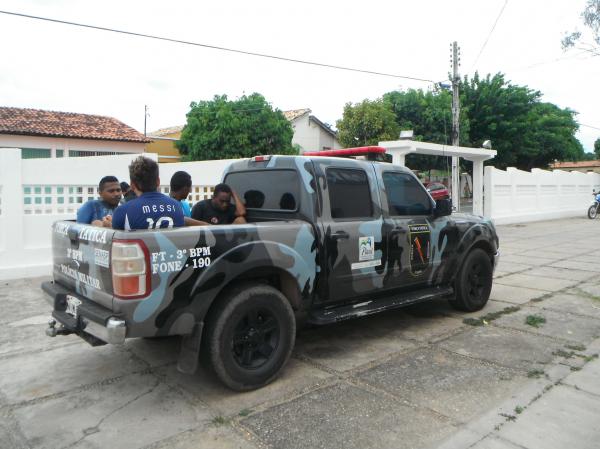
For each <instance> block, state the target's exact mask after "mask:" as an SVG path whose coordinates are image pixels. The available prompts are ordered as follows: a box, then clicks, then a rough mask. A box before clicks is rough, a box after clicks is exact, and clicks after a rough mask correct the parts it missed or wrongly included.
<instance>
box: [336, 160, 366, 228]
mask: <svg viewBox="0 0 600 449" xmlns="http://www.w3.org/2000/svg"><path fill="white" fill-rule="evenodd" d="M327 189H328V190H329V202H330V203H331V218H333V219H356V218H367V217H371V216H372V215H373V203H372V201H371V192H370V190H369V181H368V179H367V174H366V173H365V172H364V171H363V170H355V169H346V168H328V169H327Z"/></svg>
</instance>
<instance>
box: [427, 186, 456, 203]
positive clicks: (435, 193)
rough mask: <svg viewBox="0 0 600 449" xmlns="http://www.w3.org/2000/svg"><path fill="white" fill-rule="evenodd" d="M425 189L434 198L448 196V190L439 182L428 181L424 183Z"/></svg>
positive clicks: (441, 198) (439, 198)
mask: <svg viewBox="0 0 600 449" xmlns="http://www.w3.org/2000/svg"><path fill="white" fill-rule="evenodd" d="M425 187H426V188H427V191H428V192H429V194H430V195H431V197H432V198H433V199H434V200H436V201H437V200H444V199H448V198H450V192H449V191H448V187H446V186H445V185H444V184H442V183H441V182H430V183H428V184H426V185H425Z"/></svg>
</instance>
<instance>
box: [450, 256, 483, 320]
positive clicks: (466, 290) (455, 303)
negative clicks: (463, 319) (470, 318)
mask: <svg viewBox="0 0 600 449" xmlns="http://www.w3.org/2000/svg"><path fill="white" fill-rule="evenodd" d="M492 276H493V270H492V262H491V260H490V258H489V256H488V255H487V253H486V252H485V251H483V250H482V249H478V248H476V249H474V250H472V251H471V252H470V253H469V254H468V255H467V257H466V259H465V261H464V263H463V265H462V267H461V268H460V271H459V272H458V275H457V276H456V281H455V284H454V290H455V297H454V298H452V299H450V305H452V307H454V308H455V309H457V310H461V311H463V312H475V311H477V310H481V309H482V308H483V307H484V306H485V305H486V303H487V301H488V299H489V297H490V292H491V291H492Z"/></svg>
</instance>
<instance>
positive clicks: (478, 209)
mask: <svg viewBox="0 0 600 449" xmlns="http://www.w3.org/2000/svg"><path fill="white" fill-rule="evenodd" d="M473 214H475V215H483V161H482V160H477V159H476V160H474V161H473Z"/></svg>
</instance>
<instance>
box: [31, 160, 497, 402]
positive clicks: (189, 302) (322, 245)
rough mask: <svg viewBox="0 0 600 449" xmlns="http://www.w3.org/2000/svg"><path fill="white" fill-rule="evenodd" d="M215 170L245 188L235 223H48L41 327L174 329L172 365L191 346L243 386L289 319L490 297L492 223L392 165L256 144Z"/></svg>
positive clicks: (266, 366)
mask: <svg viewBox="0 0 600 449" xmlns="http://www.w3.org/2000/svg"><path fill="white" fill-rule="evenodd" d="M224 182H226V183H228V184H229V185H231V186H232V187H233V188H234V189H235V191H236V192H237V193H238V194H239V196H240V197H241V198H244V199H245V203H246V208H247V211H248V213H247V216H246V219H247V221H248V223H247V224H244V225H218V226H204V227H190V228H175V229H164V230H155V229H149V230H138V231H118V230H111V229H105V228H98V227H93V226H88V225H82V224H78V223H75V222H72V221H58V222H56V223H54V226H53V229H52V251H53V263H54V269H53V276H54V281H52V282H45V283H44V284H43V285H42V288H43V290H44V291H45V292H46V293H47V295H48V299H49V300H50V302H51V304H52V308H53V312H52V316H53V319H54V320H55V321H53V322H51V323H50V327H49V328H48V329H47V330H46V333H47V334H48V335H50V336H56V335H67V334H72V333H74V334H77V335H79V336H80V337H81V338H83V339H85V340H86V341H88V342H89V343H90V344H92V345H94V346H95V345H102V344H106V343H112V344H122V343H123V342H124V341H125V339H126V338H135V337H156V336H167V335H180V336H182V343H181V351H180V355H179V361H178V368H179V369H180V371H182V372H186V373H193V372H194V371H195V370H196V368H197V365H198V363H199V355H200V352H201V348H202V350H203V351H205V355H206V358H205V359H204V360H207V361H208V363H209V364H210V365H211V366H212V368H213V370H214V371H215V373H216V374H217V376H218V377H219V378H220V380H221V381H222V382H223V383H224V384H225V385H227V386H228V387H230V388H232V389H234V390H239V391H241V390H249V389H255V388H258V387H261V386H263V385H266V384H267V383H269V382H271V381H272V380H273V379H274V378H275V377H276V376H277V375H278V373H279V372H280V371H281V368H282V367H283V366H284V365H285V363H286V362H287V360H288V359H289V357H290V354H291V352H292V349H293V346H294V342H295V338H296V326H297V323H299V322H308V323H311V324H315V325H323V324H328V323H335V322H338V321H341V320H347V319H351V318H358V317H362V316H365V315H370V314H374V313H378V312H381V311H385V310H390V309H394V308H398V307H402V306H406V305H409V304H414V303H417V302H421V301H426V300H430V299H434V298H439V297H447V298H449V301H450V304H451V305H452V306H453V307H455V308H457V309H459V310H463V311H471V312H472V311H476V310H479V309H481V308H483V307H484V306H485V304H486V302H487V300H488V297H489V295H490V290H491V288H492V274H493V269H494V267H495V266H496V264H497V258H498V254H499V253H498V246H499V243H498V236H497V234H496V230H495V228H494V225H493V224H492V223H491V221H489V220H487V219H484V218H482V217H476V216H473V215H466V214H458V213H452V208H451V204H450V202H449V201H448V200H438V201H437V202H434V201H432V199H431V197H430V195H428V194H427V192H426V191H425V189H424V187H423V185H422V184H421V183H420V182H419V181H418V179H417V178H416V176H414V175H413V173H412V172H411V171H410V170H408V169H406V168H404V167H400V166H395V165H392V164H389V163H382V162H373V161H365V160H354V159H344V158H337V157H319V156H314V157H306V156H257V157H254V158H252V159H245V160H240V161H236V162H233V163H232V164H231V165H230V166H229V168H228V169H227V171H226V173H225V175H224ZM355 325H356V326H360V325H361V323H360V321H359V320H357V321H356V323H355ZM62 369H65V370H68V369H70V368H69V367H68V366H64V367H63V368H62Z"/></svg>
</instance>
